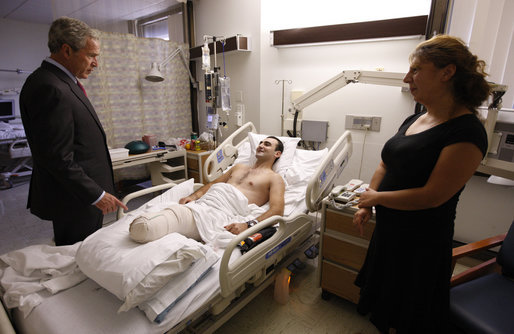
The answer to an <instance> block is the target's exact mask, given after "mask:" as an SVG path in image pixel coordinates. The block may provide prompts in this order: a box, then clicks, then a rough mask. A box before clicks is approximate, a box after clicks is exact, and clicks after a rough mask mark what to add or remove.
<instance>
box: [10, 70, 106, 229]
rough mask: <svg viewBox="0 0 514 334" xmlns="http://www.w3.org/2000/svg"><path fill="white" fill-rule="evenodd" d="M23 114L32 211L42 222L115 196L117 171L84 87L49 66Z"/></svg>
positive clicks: (35, 78)
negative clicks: (30, 162) (29, 157)
mask: <svg viewBox="0 0 514 334" xmlns="http://www.w3.org/2000/svg"><path fill="white" fill-rule="evenodd" d="M20 111H21V117H22V120H23V126H24V127H25V132H26V135H27V140H28V142H29V145H30V149H31V152H32V158H33V164H34V166H33V171H32V178H31V180H30V190H29V198H28V204H27V207H28V208H30V210H31V212H32V213H33V214H35V215H36V216H38V217H40V218H42V219H48V220H52V219H53V218H54V217H55V213H56V212H58V211H60V212H61V213H62V212H63V210H68V211H70V212H69V214H70V216H73V209H72V208H73V207H80V206H90V205H91V203H93V202H94V201H95V200H97V199H98V197H99V196H100V195H101V194H102V191H104V190H105V191H106V192H109V193H113V192H114V182H113V171H112V165H111V159H110V156H109V151H108V149H107V142H106V137H105V133H104V131H103V128H102V125H101V124H100V120H99V119H98V116H97V115H96V112H95V110H94V108H93V106H92V105H91V103H90V101H89V99H88V98H87V97H86V96H85V95H84V93H83V92H82V90H81V89H80V87H78V85H77V84H76V83H75V82H73V80H72V79H71V78H70V77H69V76H68V75H67V74H66V73H64V72H63V71H62V70H61V69H59V68H58V67H56V66H54V65H53V64H51V63H49V62H46V61H43V63H42V64H41V67H40V68H38V69H37V70H36V71H34V73H32V74H31V75H30V76H29V77H28V78H27V80H26V82H25V84H24V85H23V88H22V91H21V94H20Z"/></svg>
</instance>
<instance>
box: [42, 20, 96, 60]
mask: <svg viewBox="0 0 514 334" xmlns="http://www.w3.org/2000/svg"><path fill="white" fill-rule="evenodd" d="M88 38H92V39H96V40H97V39H98V34H97V32H96V31H95V30H93V29H91V27H89V26H88V25H87V24H85V23H84V22H82V21H80V20H77V19H73V18H70V17H65V16H63V17H60V18H58V19H57V20H55V21H54V22H52V25H51V26H50V31H48V48H49V49H50V53H57V52H59V50H60V49H61V47H62V45H63V44H68V45H69V46H70V47H71V48H72V50H73V51H78V50H80V49H82V48H83V47H85V46H86V42H87V39H88Z"/></svg>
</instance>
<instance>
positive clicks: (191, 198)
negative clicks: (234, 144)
mask: <svg viewBox="0 0 514 334" xmlns="http://www.w3.org/2000/svg"><path fill="white" fill-rule="evenodd" d="M234 167H235V166H234ZM232 170H233V168H231V169H230V170H229V171H227V172H226V173H225V174H222V175H221V176H219V177H218V178H217V179H216V180H214V181H212V182H209V183H207V184H206V185H204V186H202V187H201V188H200V189H198V190H197V191H195V192H194V193H192V194H191V195H189V196H187V197H183V198H181V199H180V200H179V201H178V202H179V204H186V203H189V202H192V201H196V200H197V199H199V198H200V197H202V196H203V195H205V193H206V192H207V190H209V188H210V187H211V186H212V185H213V184H215V183H219V182H225V183H226V182H227V181H228V179H229V178H230V175H231V174H232Z"/></svg>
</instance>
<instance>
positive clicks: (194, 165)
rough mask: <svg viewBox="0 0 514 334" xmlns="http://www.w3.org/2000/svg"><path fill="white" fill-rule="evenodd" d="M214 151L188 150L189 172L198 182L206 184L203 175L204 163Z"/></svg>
mask: <svg viewBox="0 0 514 334" xmlns="http://www.w3.org/2000/svg"><path fill="white" fill-rule="evenodd" d="M211 153H212V151H204V150H202V151H187V174H188V175H189V177H192V178H194V179H195V182H196V183H203V184H206V183H207V180H206V179H205V177H204V175H203V165H204V163H205V160H207V158H208V157H209V155H210V154H211Z"/></svg>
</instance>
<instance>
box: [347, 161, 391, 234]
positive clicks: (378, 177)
mask: <svg viewBox="0 0 514 334" xmlns="http://www.w3.org/2000/svg"><path fill="white" fill-rule="evenodd" d="M385 173H386V165H385V164H384V162H383V161H380V164H379V165H378V167H377V169H376V170H375V173H373V176H372V177H371V181H370V183H369V188H368V189H373V190H377V189H378V187H379V186H380V183H381V182H382V180H383V179H384V175H385ZM371 215H372V212H371V207H360V206H359V209H358V210H357V211H356V212H355V214H354V215H353V224H354V225H356V226H357V228H358V229H359V233H360V235H363V234H364V231H363V226H364V224H366V223H367V222H368V221H369V219H370V218H371Z"/></svg>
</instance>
